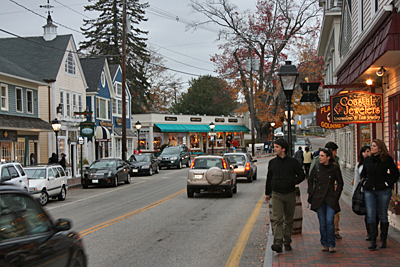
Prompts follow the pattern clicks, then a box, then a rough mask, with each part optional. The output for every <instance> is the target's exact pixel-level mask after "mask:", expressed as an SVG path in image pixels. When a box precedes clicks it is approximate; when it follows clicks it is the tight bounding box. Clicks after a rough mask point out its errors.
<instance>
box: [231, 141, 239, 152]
mask: <svg viewBox="0 0 400 267" xmlns="http://www.w3.org/2000/svg"><path fill="white" fill-rule="evenodd" d="M232 146H233V152H236V150H237V149H238V148H239V142H238V141H237V140H236V139H235V140H233V141H232Z"/></svg>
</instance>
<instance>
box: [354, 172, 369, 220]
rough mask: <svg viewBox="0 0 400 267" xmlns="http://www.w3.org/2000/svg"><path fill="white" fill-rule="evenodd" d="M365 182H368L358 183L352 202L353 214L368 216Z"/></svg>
mask: <svg viewBox="0 0 400 267" xmlns="http://www.w3.org/2000/svg"><path fill="white" fill-rule="evenodd" d="M365 182H366V179H364V180H361V181H360V182H359V183H358V185H357V187H356V190H355V191H354V194H353V199H352V202H351V208H352V210H353V212H354V213H355V214H358V215H365V214H367V207H366V206H365V197H364V184H365Z"/></svg>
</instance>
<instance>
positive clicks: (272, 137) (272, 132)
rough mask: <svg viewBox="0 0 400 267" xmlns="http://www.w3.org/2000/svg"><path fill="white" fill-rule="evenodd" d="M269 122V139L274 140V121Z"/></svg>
mask: <svg viewBox="0 0 400 267" xmlns="http://www.w3.org/2000/svg"><path fill="white" fill-rule="evenodd" d="M270 124H271V127H272V129H271V135H272V136H271V140H274V127H275V122H271V123H270Z"/></svg>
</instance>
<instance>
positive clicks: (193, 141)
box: [190, 133, 201, 149]
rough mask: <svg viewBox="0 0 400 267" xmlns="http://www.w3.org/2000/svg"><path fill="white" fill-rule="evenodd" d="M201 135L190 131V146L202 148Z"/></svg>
mask: <svg viewBox="0 0 400 267" xmlns="http://www.w3.org/2000/svg"><path fill="white" fill-rule="evenodd" d="M200 142H201V136H200V134H196V133H190V148H191V149H200V144H201V143H200Z"/></svg>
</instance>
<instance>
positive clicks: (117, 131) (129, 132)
mask: <svg viewBox="0 0 400 267" xmlns="http://www.w3.org/2000/svg"><path fill="white" fill-rule="evenodd" d="M114 133H115V134H116V135H118V136H122V129H121V128H116V127H114ZM126 137H135V133H134V132H133V131H132V130H131V129H126Z"/></svg>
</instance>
